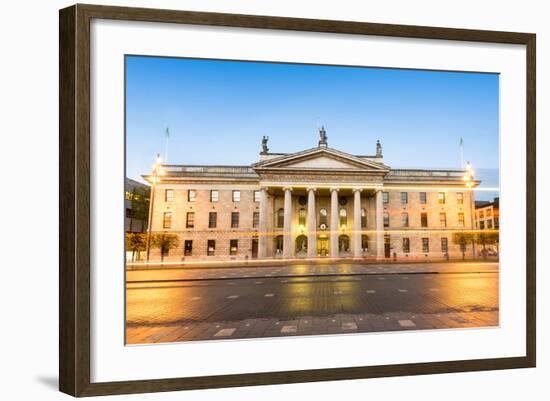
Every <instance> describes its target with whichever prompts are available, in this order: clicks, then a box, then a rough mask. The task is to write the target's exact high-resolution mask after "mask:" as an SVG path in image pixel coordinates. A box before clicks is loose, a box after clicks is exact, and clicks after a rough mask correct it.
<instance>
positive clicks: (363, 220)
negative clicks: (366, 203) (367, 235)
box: [361, 209, 367, 228]
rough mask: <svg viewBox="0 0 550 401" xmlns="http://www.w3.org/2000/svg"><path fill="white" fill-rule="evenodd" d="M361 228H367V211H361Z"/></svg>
mask: <svg viewBox="0 0 550 401" xmlns="http://www.w3.org/2000/svg"><path fill="white" fill-rule="evenodd" d="M361 228H367V209H361Z"/></svg>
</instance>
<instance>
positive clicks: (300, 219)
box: [298, 208, 307, 227]
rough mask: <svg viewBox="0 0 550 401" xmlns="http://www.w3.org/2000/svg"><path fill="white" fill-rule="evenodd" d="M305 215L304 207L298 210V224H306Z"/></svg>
mask: <svg viewBox="0 0 550 401" xmlns="http://www.w3.org/2000/svg"><path fill="white" fill-rule="evenodd" d="M306 216H307V211H306V209H304V208H301V209H300V210H298V225H300V226H303V227H305V226H306Z"/></svg>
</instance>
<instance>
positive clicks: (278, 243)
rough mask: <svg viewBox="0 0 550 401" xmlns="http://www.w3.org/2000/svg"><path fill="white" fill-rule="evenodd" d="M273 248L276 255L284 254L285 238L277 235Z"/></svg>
mask: <svg viewBox="0 0 550 401" xmlns="http://www.w3.org/2000/svg"><path fill="white" fill-rule="evenodd" d="M273 248H274V249H275V253H276V254H279V253H283V236H282V235H277V236H276V237H275V238H274V239H273Z"/></svg>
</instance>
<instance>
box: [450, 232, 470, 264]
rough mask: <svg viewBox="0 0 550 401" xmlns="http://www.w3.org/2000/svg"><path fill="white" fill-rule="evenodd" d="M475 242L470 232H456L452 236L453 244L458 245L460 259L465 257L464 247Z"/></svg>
mask: <svg viewBox="0 0 550 401" xmlns="http://www.w3.org/2000/svg"><path fill="white" fill-rule="evenodd" d="M473 241H475V234H474V233H471V232H458V233H454V234H453V243H454V244H455V245H460V251H461V252H462V259H464V258H465V256H466V245H467V244H470V243H472V242H473Z"/></svg>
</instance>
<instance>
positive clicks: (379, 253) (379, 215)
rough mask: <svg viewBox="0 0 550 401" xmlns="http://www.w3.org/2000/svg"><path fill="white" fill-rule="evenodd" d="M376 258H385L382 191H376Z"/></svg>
mask: <svg viewBox="0 0 550 401" xmlns="http://www.w3.org/2000/svg"><path fill="white" fill-rule="evenodd" d="M376 257H377V258H379V259H381V258H383V257H384V202H383V199H382V191H381V190H378V191H376Z"/></svg>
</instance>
